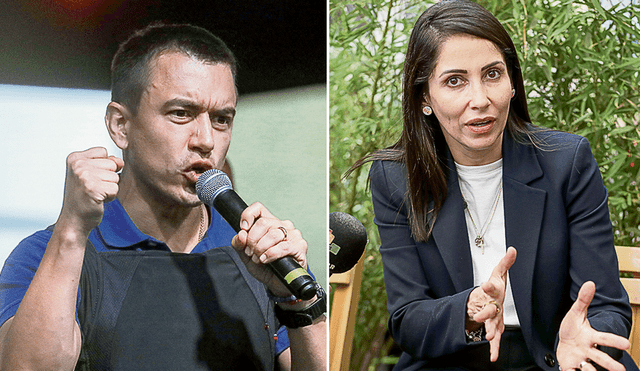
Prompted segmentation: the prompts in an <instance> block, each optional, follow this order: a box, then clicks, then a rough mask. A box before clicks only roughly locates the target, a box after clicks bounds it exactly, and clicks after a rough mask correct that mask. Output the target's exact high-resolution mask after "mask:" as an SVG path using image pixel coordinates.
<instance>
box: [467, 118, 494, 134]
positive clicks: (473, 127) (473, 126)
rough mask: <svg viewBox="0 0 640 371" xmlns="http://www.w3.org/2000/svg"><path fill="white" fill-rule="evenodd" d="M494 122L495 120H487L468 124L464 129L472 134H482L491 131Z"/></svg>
mask: <svg viewBox="0 0 640 371" xmlns="http://www.w3.org/2000/svg"><path fill="white" fill-rule="evenodd" d="M495 122H496V120H495V119H487V120H483V121H476V122H473V123H469V124H467V125H466V127H467V128H468V129H469V130H470V131H471V132H472V133H474V134H484V133H487V132H489V131H491V129H492V128H493V126H494V125H495Z"/></svg>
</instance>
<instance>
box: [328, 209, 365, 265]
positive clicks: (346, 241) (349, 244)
mask: <svg viewBox="0 0 640 371" xmlns="http://www.w3.org/2000/svg"><path fill="white" fill-rule="evenodd" d="M329 229H330V230H331V236H332V241H331V242H330V244H329V252H330V254H329V276H331V275H332V274H333V273H344V272H346V271H348V270H350V269H351V268H353V267H354V266H355V265H356V264H357V263H358V260H360V257H361V256H362V254H363V253H364V248H365V246H366V245H367V230H366V228H365V227H364V225H362V223H360V221H359V220H358V219H356V218H354V217H353V216H351V215H349V214H347V213H343V212H340V211H336V212H333V213H331V214H329Z"/></svg>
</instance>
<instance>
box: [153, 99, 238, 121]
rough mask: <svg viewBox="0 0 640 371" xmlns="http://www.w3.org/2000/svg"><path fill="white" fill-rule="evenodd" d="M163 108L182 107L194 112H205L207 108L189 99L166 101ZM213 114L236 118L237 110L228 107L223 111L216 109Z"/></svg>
mask: <svg viewBox="0 0 640 371" xmlns="http://www.w3.org/2000/svg"><path fill="white" fill-rule="evenodd" d="M162 107H163V108H164V109H168V108H170V107H182V108H186V109H190V110H194V111H202V112H204V111H205V108H204V107H203V106H202V105H200V104H198V103H196V102H194V101H191V100H189V99H183V98H174V99H169V100H168V101H166V102H165V103H164V104H163V105H162ZM212 113H215V114H216V115H221V116H222V115H224V116H231V117H233V116H235V115H236V109H235V108H234V107H228V108H221V109H215V110H213V111H212Z"/></svg>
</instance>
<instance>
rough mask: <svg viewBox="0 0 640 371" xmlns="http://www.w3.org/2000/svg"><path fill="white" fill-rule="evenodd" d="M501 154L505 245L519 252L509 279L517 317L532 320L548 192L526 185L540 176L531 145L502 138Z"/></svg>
mask: <svg viewBox="0 0 640 371" xmlns="http://www.w3.org/2000/svg"><path fill="white" fill-rule="evenodd" d="M503 153H504V163H503V165H504V167H503V187H504V188H503V192H504V215H505V229H506V242H507V247H509V246H513V247H515V248H516V250H517V252H518V256H517V258H516V262H515V263H514V265H513V266H512V267H511V269H510V270H509V277H510V279H511V286H512V292H513V297H514V301H515V303H516V308H517V310H518V317H519V318H521V319H523V318H527V319H529V320H532V319H533V315H532V313H531V307H532V303H531V300H532V297H533V295H532V284H533V281H532V280H533V275H534V268H535V262H536V256H537V252H538V241H539V238H540V230H541V227H542V219H543V215H544V208H545V206H544V204H545V199H546V195H547V193H546V191H544V190H542V189H538V188H535V187H532V186H530V185H529V184H530V183H531V182H533V181H534V180H536V179H538V178H540V177H542V176H543V172H542V168H541V167H540V164H539V163H538V159H537V157H536V152H535V148H534V147H533V146H528V145H522V144H518V143H516V142H514V141H513V139H511V137H510V136H509V135H505V139H504V147H503ZM520 324H521V326H522V330H523V331H524V332H529V331H530V330H531V325H532V324H528V325H529V326H527V324H524V323H522V322H521V323H520Z"/></svg>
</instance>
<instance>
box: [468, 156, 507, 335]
mask: <svg viewBox="0 0 640 371" xmlns="http://www.w3.org/2000/svg"><path fill="white" fill-rule="evenodd" d="M456 169H457V170H458V177H459V178H460V190H461V191H462V195H463V197H464V199H465V200H466V202H467V204H468V209H467V210H465V212H464V215H465V219H466V222H467V233H468V235H469V246H470V248H471V259H472V261H473V284H474V285H475V286H479V285H480V284H482V283H483V282H486V281H487V280H489V277H490V276H491V272H492V271H493V268H495V266H496V265H498V263H499V262H500V259H502V258H503V257H504V255H505V253H506V251H507V242H506V236H505V229H504V202H503V197H502V192H500V197H499V199H498V205H497V207H496V210H495V213H494V214H493V218H492V219H491V221H490V222H489V225H488V227H487V230H486V232H485V234H484V242H485V245H484V254H483V249H481V248H479V247H477V246H476V243H475V239H476V237H477V236H478V232H479V233H482V230H483V229H484V227H485V224H486V223H487V220H488V219H489V218H490V217H491V211H492V209H493V205H494V203H495V200H496V195H497V194H498V187H500V186H501V185H502V159H500V160H498V161H496V162H493V163H491V164H488V165H481V166H464V165H460V164H457V163H456ZM468 211H470V212H471V215H472V216H473V221H474V222H475V225H476V228H477V229H478V232H476V229H474V227H473V223H472V221H471V218H469V212H468ZM503 306H504V308H503V311H504V312H503V316H504V324H505V325H512V326H520V321H518V314H517V313H516V306H515V303H514V301H513V293H512V292H511V284H510V282H509V275H508V274H507V289H506V292H505V299H504V305H503Z"/></svg>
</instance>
